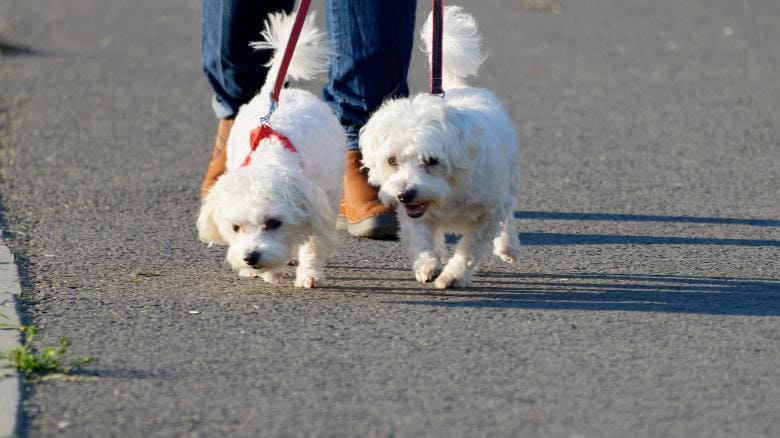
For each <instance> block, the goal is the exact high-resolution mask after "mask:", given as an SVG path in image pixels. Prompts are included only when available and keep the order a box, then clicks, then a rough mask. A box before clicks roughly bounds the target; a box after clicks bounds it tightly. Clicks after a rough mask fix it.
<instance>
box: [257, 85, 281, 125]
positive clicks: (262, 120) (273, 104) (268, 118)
mask: <svg viewBox="0 0 780 438" xmlns="http://www.w3.org/2000/svg"><path fill="white" fill-rule="evenodd" d="M270 95H271V106H270V107H268V114H266V115H264V116H263V117H260V123H261V124H263V125H269V124H270V122H271V115H273V113H274V111H276V107H277V106H278V103H277V102H276V101H275V100H274V94H273V92H271V94H270Z"/></svg>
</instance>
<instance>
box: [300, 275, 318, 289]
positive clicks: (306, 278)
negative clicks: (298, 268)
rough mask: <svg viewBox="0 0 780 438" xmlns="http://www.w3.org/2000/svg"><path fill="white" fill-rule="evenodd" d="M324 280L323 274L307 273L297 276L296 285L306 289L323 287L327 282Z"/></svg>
mask: <svg viewBox="0 0 780 438" xmlns="http://www.w3.org/2000/svg"><path fill="white" fill-rule="evenodd" d="M324 280H325V279H324V277H323V276H322V275H318V274H316V273H311V274H306V275H302V276H298V277H296V278H295V287H302V288H304V289H313V288H315V287H322V286H323V285H324V284H325V281H324Z"/></svg>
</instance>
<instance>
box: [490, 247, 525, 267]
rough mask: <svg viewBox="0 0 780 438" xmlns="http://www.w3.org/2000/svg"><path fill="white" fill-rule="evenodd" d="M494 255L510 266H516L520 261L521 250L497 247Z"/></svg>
mask: <svg viewBox="0 0 780 438" xmlns="http://www.w3.org/2000/svg"><path fill="white" fill-rule="evenodd" d="M493 254H494V255H496V256H497V257H498V258H500V259H501V260H503V261H505V262H506V263H509V264H510V265H515V264H517V262H518V261H519V260H520V250H519V249H513V248H512V247H511V246H501V247H499V246H497V247H495V248H494V249H493Z"/></svg>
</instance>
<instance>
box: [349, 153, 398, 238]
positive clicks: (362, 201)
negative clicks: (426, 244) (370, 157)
mask: <svg viewBox="0 0 780 438" xmlns="http://www.w3.org/2000/svg"><path fill="white" fill-rule="evenodd" d="M360 160H361V155H360V152H359V151H347V160H346V170H345V172H344V201H343V203H342V205H343V211H344V213H345V216H346V219H347V220H346V222H347V231H348V232H349V234H350V235H352V236H355V237H367V238H369V239H395V238H396V237H398V219H397V218H396V216H395V211H394V210H393V209H392V208H387V207H385V206H384V205H383V204H382V203H381V202H379V199H378V198H377V189H376V188H375V187H373V186H371V185H370V184H369V183H368V176H367V173H366V172H365V171H362V170H361V169H360V166H361V162H360Z"/></svg>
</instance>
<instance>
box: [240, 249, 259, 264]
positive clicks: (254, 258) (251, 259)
mask: <svg viewBox="0 0 780 438" xmlns="http://www.w3.org/2000/svg"><path fill="white" fill-rule="evenodd" d="M244 261H245V262H246V264H247V265H249V266H254V265H256V264H257V262H259V261H260V251H252V252H250V253H249V254H247V255H246V257H244Z"/></svg>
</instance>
